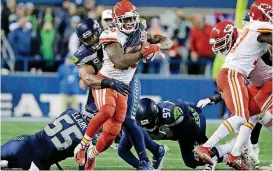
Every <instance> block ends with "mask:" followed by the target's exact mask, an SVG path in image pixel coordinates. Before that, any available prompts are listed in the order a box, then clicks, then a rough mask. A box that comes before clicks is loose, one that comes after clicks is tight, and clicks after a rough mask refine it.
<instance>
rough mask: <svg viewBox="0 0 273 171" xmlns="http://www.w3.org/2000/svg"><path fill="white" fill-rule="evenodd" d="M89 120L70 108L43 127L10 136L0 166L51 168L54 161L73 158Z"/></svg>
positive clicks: (4, 146)
mask: <svg viewBox="0 0 273 171" xmlns="http://www.w3.org/2000/svg"><path fill="white" fill-rule="evenodd" d="M90 119H91V118H89V116H88V115H84V114H82V113H80V112H79V111H77V110H76V109H73V108H71V109H67V110H66V111H65V112H63V113H62V114H61V115H60V116H59V117H58V118H56V119H55V120H54V121H53V122H51V123H49V124H48V125H46V127H45V128H44V129H43V130H41V131H39V132H37V133H35V134H32V135H20V136H17V137H15V138H12V139H10V140H9V141H8V142H6V143H5V144H3V145H2V146H1V168H9V169H11V168H22V169H24V170H28V169H30V170H49V169H50V167H51V166H52V165H53V164H57V163H58V162H60V161H62V160H65V159H66V158H68V157H73V151H74V148H75V147H76V146H77V145H78V144H79V143H80V142H81V139H82V137H83V135H84V133H85V131H86V128H87V125H88V122H89V121H90ZM58 167H60V166H58Z"/></svg>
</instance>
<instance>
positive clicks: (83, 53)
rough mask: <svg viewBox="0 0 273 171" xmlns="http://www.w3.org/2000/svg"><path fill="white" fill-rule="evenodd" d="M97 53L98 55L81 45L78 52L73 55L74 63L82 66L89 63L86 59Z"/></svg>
mask: <svg viewBox="0 0 273 171" xmlns="http://www.w3.org/2000/svg"><path fill="white" fill-rule="evenodd" d="M95 53H96V52H95V51H92V50H90V49H88V48H87V47H86V46H84V45H81V46H80V47H79V48H78V50H77V51H76V52H75V53H74V54H73V57H72V60H73V63H74V64H76V65H82V64H84V63H85V62H88V61H84V59H85V58H87V57H89V56H92V55H93V54H95Z"/></svg>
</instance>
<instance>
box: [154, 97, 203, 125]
mask: <svg viewBox="0 0 273 171" xmlns="http://www.w3.org/2000/svg"><path fill="white" fill-rule="evenodd" d="M157 106H158V107H159V110H160V114H161V115H160V116H159V118H160V120H159V124H160V125H168V126H175V125H178V124H179V123H181V122H182V120H183V118H184V117H185V116H188V117H190V118H194V119H195V121H196V124H198V125H199V126H200V119H199V113H201V110H200V109H198V112H199V113H198V112H197V111H196V108H195V107H193V105H191V104H190V103H187V102H185V101H182V100H177V101H173V102H171V101H163V102H161V103H158V105H157Z"/></svg>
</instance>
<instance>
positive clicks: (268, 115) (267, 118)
mask: <svg viewBox="0 0 273 171" xmlns="http://www.w3.org/2000/svg"><path fill="white" fill-rule="evenodd" d="M259 123H261V124H262V125H264V126H265V127H266V129H267V130H268V131H269V132H271V133H272V110H268V111H267V112H265V114H263V115H262V116H261V117H260V120H259Z"/></svg>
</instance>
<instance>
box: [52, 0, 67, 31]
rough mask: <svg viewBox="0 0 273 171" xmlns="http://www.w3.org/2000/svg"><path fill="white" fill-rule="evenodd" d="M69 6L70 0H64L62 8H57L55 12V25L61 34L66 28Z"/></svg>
mask: <svg viewBox="0 0 273 171" xmlns="http://www.w3.org/2000/svg"><path fill="white" fill-rule="evenodd" d="M69 4H70V1H69V0H63V3H62V7H59V8H56V9H55V10H54V25H55V26H56V28H57V29H58V33H60V34H61V33H63V32H64V30H65V27H66V25H65V22H64V20H65V18H66V17H67V16H68V7H69ZM61 35H62V34H61Z"/></svg>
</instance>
